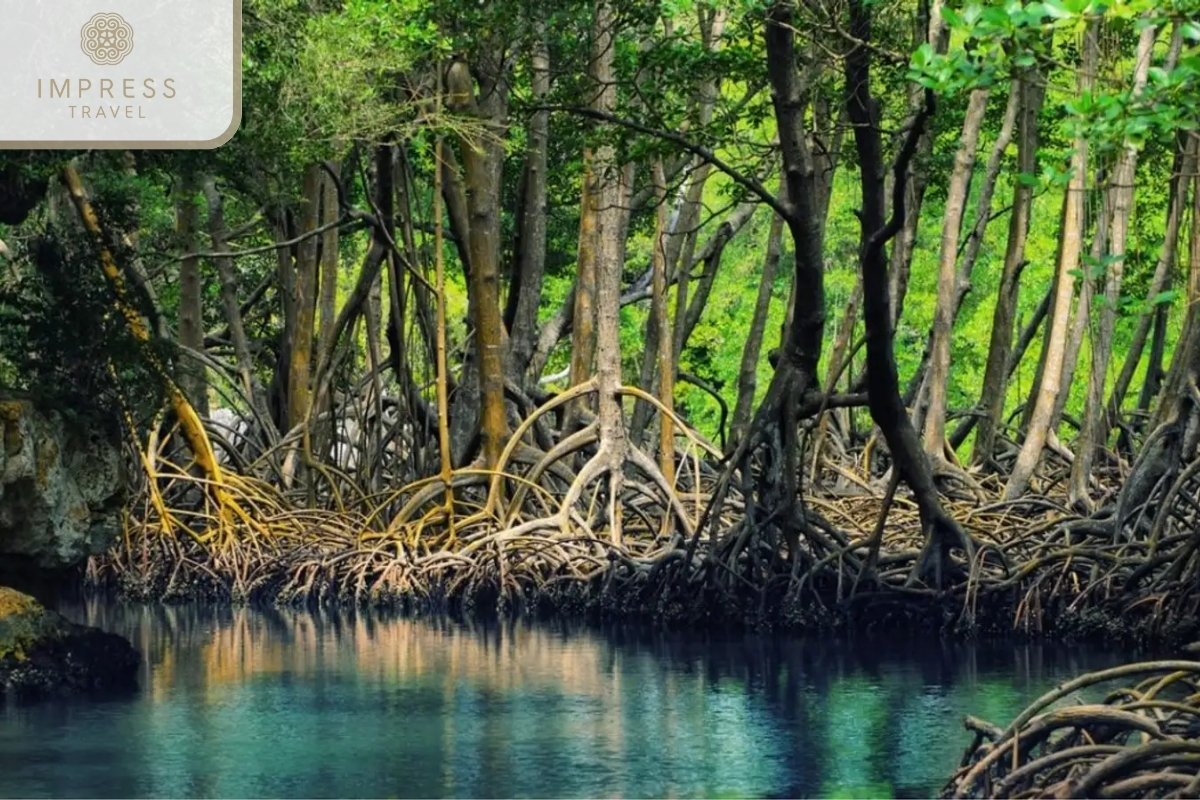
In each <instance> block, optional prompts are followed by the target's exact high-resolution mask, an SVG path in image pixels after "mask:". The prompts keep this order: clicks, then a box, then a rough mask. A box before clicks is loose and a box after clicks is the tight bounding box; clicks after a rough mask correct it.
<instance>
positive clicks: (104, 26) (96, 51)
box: [79, 12, 133, 66]
mask: <svg viewBox="0 0 1200 800" xmlns="http://www.w3.org/2000/svg"><path fill="white" fill-rule="evenodd" d="M79 48H80V49H81V50H83V52H84V54H85V55H86V56H87V57H88V58H90V59H91V60H92V62H93V63H95V64H99V65H100V66H108V65H112V64H120V63H121V62H122V61H124V60H125V56H127V55H129V54H130V53H132V52H133V26H132V25H130V24H129V23H128V22H126V21H125V19H124V18H123V17H122V16H121V15H120V14H113V13H104V12H101V13H99V14H96V15H94V16H93V17H92V18H91V19H89V20H88V21H87V22H86V23H84V25H83V28H82V29H81V30H80V31H79Z"/></svg>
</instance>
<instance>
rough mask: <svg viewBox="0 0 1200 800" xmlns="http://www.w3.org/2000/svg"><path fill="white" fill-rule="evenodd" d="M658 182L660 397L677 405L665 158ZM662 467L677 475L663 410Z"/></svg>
mask: <svg viewBox="0 0 1200 800" xmlns="http://www.w3.org/2000/svg"><path fill="white" fill-rule="evenodd" d="M654 186H655V190H656V194H657V197H658V206H657V208H656V209H655V216H654V264H653V269H654V276H653V278H652V280H651V290H650V314H651V316H652V317H653V319H654V323H655V327H656V328H657V329H658V334H659V335H658V337H657V340H658V341H657V348H656V349H657V351H658V352H657V353H656V356H657V358H658V399H659V401H660V402H661V403H662V404H663V407H664V408H666V409H668V410H671V411H673V410H674V408H675V364H674V362H673V361H672V359H671V342H673V341H674V337H673V336H672V335H671V327H670V326H671V321H670V319H669V318H668V317H667V251H666V246H667V179H666V176H665V175H664V174H663V168H662V161H661V160H660V161H657V162H655V164H654ZM658 431H659V437H658V460H659V468H660V469H661V470H662V472H663V475H664V476H666V478H667V480H668V481H672V482H673V481H674V477H675V424H674V423H673V422H672V421H671V419H670V418H669V417H668V416H667V415H666V414H662V413H660V415H659V423H658Z"/></svg>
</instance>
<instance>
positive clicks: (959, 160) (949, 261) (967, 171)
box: [925, 89, 989, 459]
mask: <svg viewBox="0 0 1200 800" xmlns="http://www.w3.org/2000/svg"><path fill="white" fill-rule="evenodd" d="M988 94H989V92H988V90H987V89H976V90H974V91H973V92H971V97H970V100H968V101H967V116H966V119H965V120H964V121H963V129H962V139H961V140H960V143H959V146H958V153H957V155H955V157H954V170H953V172H951V173H950V185H949V187H948V188H947V190H946V212H945V217H944V218H943V220H942V249H941V255H940V257H939V259H938V284H937V305H936V308H935V310H934V314H933V344H932V348H931V350H930V360H929V374H928V378H927V385H928V396H929V408H928V410H927V411H926V412H925V452H926V453H928V454H929V455H930V456H932V457H934V458H936V459H941V458H943V453H944V452H945V441H946V392H947V390H948V385H949V382H950V335H951V332H952V330H953V327H954V313H955V310H956V309H955V308H954V296H955V284H956V283H957V272H956V270H955V264H956V262H957V256H958V238H959V234H960V231H961V229H962V221H963V217H964V215H965V212H966V206H967V194H968V193H969V192H970V189H971V174H972V172H973V171H974V169H975V155H976V150H977V149H978V146H979V130H980V128H981V127H982V126H983V115H984V112H985V111H987V101H988Z"/></svg>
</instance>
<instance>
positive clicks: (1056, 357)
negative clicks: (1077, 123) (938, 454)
mask: <svg viewBox="0 0 1200 800" xmlns="http://www.w3.org/2000/svg"><path fill="white" fill-rule="evenodd" d="M1097 38H1098V29H1097V24H1096V23H1095V22H1090V23H1089V24H1088V28H1087V31H1086V32H1085V33H1084V40H1085V41H1084V56H1083V69H1082V70H1080V72H1079V91H1080V94H1085V93H1088V92H1090V91H1091V88H1092V86H1093V83H1094V78H1095V72H1096V62H1097ZM1087 159H1088V142H1087V139H1086V138H1083V137H1082V136H1081V137H1079V138H1077V139H1076V140H1075V152H1074V154H1073V155H1072V157H1071V180H1070V183H1069V184H1068V185H1067V196H1066V213H1065V217H1066V219H1065V220H1064V221H1063V228H1062V231H1061V234H1060V238H1061V243H1062V254H1061V256H1060V257H1059V263H1058V269H1057V282H1058V286H1057V289H1056V291H1055V299H1054V310H1053V311H1052V312H1051V314H1050V321H1049V326H1048V328H1047V330H1046V336H1047V337H1048V338H1047V348H1046V363H1045V367H1044V368H1043V370H1042V381H1041V386H1040V387H1039V391H1038V394H1037V396H1036V398H1035V399H1034V406H1033V414H1032V416H1031V417H1030V420H1029V428H1028V430H1027V431H1026V432H1025V441H1024V443H1023V444H1022V445H1021V451H1020V453H1019V454H1018V455H1017V461H1016V463H1015V464H1014V465H1013V470H1012V474H1010V475H1009V478H1008V483H1006V484H1005V486H1004V499H1005V500H1015V499H1016V498H1018V497H1020V496H1021V495H1022V494H1024V493H1025V490H1026V489H1027V488H1028V487H1029V480H1030V478H1031V477H1032V476H1033V471H1034V469H1036V468H1037V465H1038V462H1039V461H1040V460H1041V457H1042V448H1043V447H1044V446H1045V444H1046V437H1047V435H1048V434H1049V433H1050V422H1051V417H1052V416H1053V414H1054V404H1055V403H1056V402H1057V400H1058V393H1059V391H1060V390H1061V389H1062V387H1061V385H1060V380H1061V378H1062V370H1063V356H1064V355H1065V351H1066V346H1067V332H1068V330H1069V328H1070V324H1071V299H1072V294H1073V288H1074V284H1075V277H1074V272H1075V270H1077V269H1078V268H1079V262H1080V253H1081V250H1082V240H1083V201H1084V194H1085V191H1086V184H1087V164H1088V161H1087Z"/></svg>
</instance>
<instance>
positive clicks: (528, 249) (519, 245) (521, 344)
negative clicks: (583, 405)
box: [505, 19, 550, 385]
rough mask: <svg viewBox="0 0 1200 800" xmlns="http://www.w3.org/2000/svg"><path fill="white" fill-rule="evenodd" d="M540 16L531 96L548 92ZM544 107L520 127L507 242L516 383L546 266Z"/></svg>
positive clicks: (533, 332) (524, 365)
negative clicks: (519, 169)
mask: <svg viewBox="0 0 1200 800" xmlns="http://www.w3.org/2000/svg"><path fill="white" fill-rule="evenodd" d="M545 27H546V26H545V22H544V21H542V20H540V19H538V20H535V21H534V28H535V33H536V36H537V41H536V43H535V45H534V48H533V57H532V65H531V66H532V70H531V72H532V76H531V77H532V89H533V102H534V103H540V102H543V101H544V99H545V97H546V96H547V95H548V94H549V93H550V52H549V49H548V48H547V46H546V42H545V35H546V30H545ZM549 131H550V112H549V111H537V112H535V113H534V114H533V115H532V116H531V117H530V118H529V123H528V125H527V127H526V139H527V142H528V145H527V149H526V151H525V174H524V178H523V181H522V184H523V185H522V189H523V192H522V194H521V206H520V212H519V215H518V218H517V241H516V244H515V246H514V248H513V252H514V268H513V280H512V283H511V285H510V286H509V290H508V307H507V308H506V309H505V323H506V327H507V328H508V331H509V362H508V363H509V371H510V373H511V375H512V378H513V380H514V381H515V382H516V383H517V384H518V385H520V384H522V383H524V382H525V373H526V371H527V370H528V369H529V361H530V359H531V358H532V357H533V348H534V344H535V343H536V338H537V312H538V305H539V304H540V302H541V299H542V279H543V277H544V276H545V271H546V186H547V177H548V176H547V174H546V162H547V144H548V139H549Z"/></svg>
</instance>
